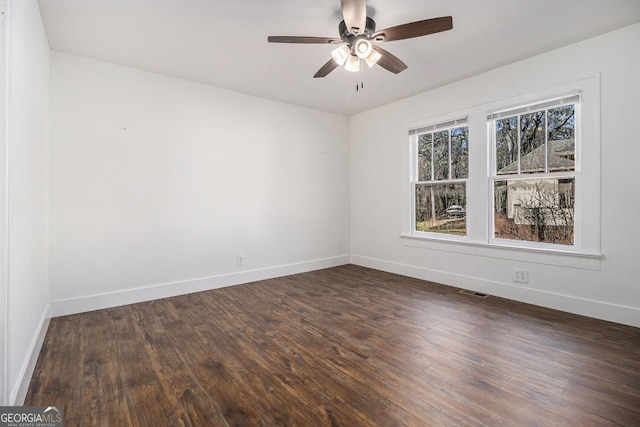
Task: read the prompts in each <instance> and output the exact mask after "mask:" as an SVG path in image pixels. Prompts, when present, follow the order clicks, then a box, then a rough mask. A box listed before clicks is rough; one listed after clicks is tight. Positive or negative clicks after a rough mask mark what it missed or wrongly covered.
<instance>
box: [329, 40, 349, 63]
mask: <svg viewBox="0 0 640 427" xmlns="http://www.w3.org/2000/svg"><path fill="white" fill-rule="evenodd" d="M349 56H351V50H349V46H347V45H345V44H343V45H342V46H340V47H338V48H337V49H334V50H332V51H331V57H332V58H333V60H334V61H336V62H337V63H338V65H342V64H344V63H345V62H347V59H348V58H349Z"/></svg>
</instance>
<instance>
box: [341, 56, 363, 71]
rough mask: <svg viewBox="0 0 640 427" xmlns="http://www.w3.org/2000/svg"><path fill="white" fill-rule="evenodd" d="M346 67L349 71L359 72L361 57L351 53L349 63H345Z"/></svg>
mask: <svg viewBox="0 0 640 427" xmlns="http://www.w3.org/2000/svg"><path fill="white" fill-rule="evenodd" d="M344 69H345V70H347V71H351V72H352V73H357V72H358V71H360V58H358V57H357V56H355V55H349V59H347V63H346V64H344Z"/></svg>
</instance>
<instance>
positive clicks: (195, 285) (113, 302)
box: [50, 255, 350, 317]
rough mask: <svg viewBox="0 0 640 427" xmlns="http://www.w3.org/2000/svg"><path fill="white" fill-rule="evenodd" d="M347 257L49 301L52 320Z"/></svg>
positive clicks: (296, 270)
mask: <svg viewBox="0 0 640 427" xmlns="http://www.w3.org/2000/svg"><path fill="white" fill-rule="evenodd" d="M349 261H350V256H349V255H341V256H336V257H331V258H323V259H317V260H312V261H305V262H299V263H294V264H286V265H279V266H274V267H267V268H262V269H257V270H245V271H240V272H238V273H229V274H221V275H218V276H211V277H204V278H198V279H192V280H185V281H180V282H172V283H162V284H157V285H152V286H144V287H139V288H133V289H125V290H121V291H115V292H108V293H103V294H95V295H86V296H81V297H76V298H69V299H59V300H55V301H51V309H50V314H51V317H58V316H66V315H69V314H76V313H83V312H87V311H93V310H100V309H103V308H110V307H117V306H121V305H127V304H135V303H138V302H144V301H151V300H155V299H160V298H167V297H173V296H176V295H184V294H190V293H193V292H201V291H207V290H211V289H217V288H222V287H225V286H232V285H239V284H242V283H249V282H255V281H258V280H266V279H273V278H275V277H282V276H287V275H290V274H297V273H305V272H307V271H313V270H320V269H323V268H330V267H337V266H340V265H345V264H349Z"/></svg>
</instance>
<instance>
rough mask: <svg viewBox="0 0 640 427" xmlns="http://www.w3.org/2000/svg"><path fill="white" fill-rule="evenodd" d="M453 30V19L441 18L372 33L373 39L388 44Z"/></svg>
mask: <svg viewBox="0 0 640 427" xmlns="http://www.w3.org/2000/svg"><path fill="white" fill-rule="evenodd" d="M452 28H453V18H452V17H451V16H443V17H440V18H432V19H425V20H423V21H416V22H411V23H409V24H402V25H398V26H396V27H391V28H387V29H385V30H380V31H376V32H375V33H373V36H372V37H373V38H374V39H376V40H377V41H385V42H390V41H394V40H404V39H410V38H413V37H420V36H426V35H428V34H434V33H439V32H441V31H447V30H450V29H452Z"/></svg>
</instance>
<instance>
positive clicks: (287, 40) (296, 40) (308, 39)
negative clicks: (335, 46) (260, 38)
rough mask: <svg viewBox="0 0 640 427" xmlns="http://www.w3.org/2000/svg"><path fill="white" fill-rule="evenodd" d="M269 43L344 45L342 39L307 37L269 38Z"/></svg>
mask: <svg viewBox="0 0 640 427" xmlns="http://www.w3.org/2000/svg"><path fill="white" fill-rule="evenodd" d="M267 41H268V42H269V43H307V44H329V43H344V42H343V41H342V40H340V39H336V38H333V37H305V36H269V37H268V38H267Z"/></svg>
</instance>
